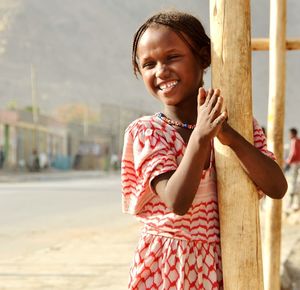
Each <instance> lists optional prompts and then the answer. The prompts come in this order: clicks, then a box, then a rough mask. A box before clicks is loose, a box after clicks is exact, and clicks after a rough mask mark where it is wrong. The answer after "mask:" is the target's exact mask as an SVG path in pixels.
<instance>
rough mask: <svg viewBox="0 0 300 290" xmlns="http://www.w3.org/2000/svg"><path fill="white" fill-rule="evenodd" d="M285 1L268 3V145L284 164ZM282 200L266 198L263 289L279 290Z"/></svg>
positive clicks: (273, 0) (275, 0) (276, 0)
mask: <svg viewBox="0 0 300 290" xmlns="http://www.w3.org/2000/svg"><path fill="white" fill-rule="evenodd" d="M285 34H286V0H271V3H270V54H269V59H270V61H269V71H270V73H269V74H270V76H269V108H268V130H267V133H268V146H269V148H270V150H271V151H273V152H274V153H275V156H276V159H277V162H278V164H280V165H281V166H282V165H283V130H284V111H285V98H284V95H285V72H286V59H285V57H286V39H285ZM281 207H282V202H281V200H272V199H269V198H268V199H267V201H266V213H265V240H264V272H265V277H264V283H265V289H266V290H279V289H280V246H281Z"/></svg>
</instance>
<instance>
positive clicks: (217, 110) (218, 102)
mask: <svg viewBox="0 0 300 290" xmlns="http://www.w3.org/2000/svg"><path fill="white" fill-rule="evenodd" d="M222 107H223V97H222V96H218V97H217V100H216V104H215V105H214V107H213V108H212V110H211V111H210V114H209V115H210V118H211V120H214V119H215V118H216V117H217V116H219V115H220V113H221V111H222Z"/></svg>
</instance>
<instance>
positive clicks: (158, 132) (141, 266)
mask: <svg viewBox="0 0 300 290" xmlns="http://www.w3.org/2000/svg"><path fill="white" fill-rule="evenodd" d="M254 139H255V146H256V147H257V148H259V149H260V150H261V151H262V152H264V153H265V154H268V155H270V154H271V153H270V152H268V151H267V149H266V140H265V137H264V134H263V132H262V130H261V128H260V127H259V125H258V124H257V122H256V121H255V120H254ZM185 149H186V144H185V142H184V141H183V139H182V137H181V135H180V134H179V133H178V132H177V131H176V130H175V129H174V128H173V127H172V126H170V125H168V124H167V123H165V122H164V121H163V120H161V119H160V118H159V117H158V116H157V114H156V115H154V116H146V117H142V118H140V119H138V120H136V121H134V122H133V123H132V124H131V125H129V127H128V128H127V130H126V132H125V142H124V151H123V157H122V197H123V211H124V212H125V213H130V214H133V215H135V216H136V217H137V218H138V219H139V220H140V221H141V222H142V223H143V224H144V226H143V230H142V234H141V238H140V240H139V243H138V247H137V250H136V253H135V257H134V261H133V265H132V267H131V270H130V281H129V286H128V289H138V290H144V289H145V290H146V289H149V290H155V289H159V290H166V289H172V290H179V289H180V290H185V289H186V290H194V289H195V290H196V289H197V290H198V289H205V290H212V289H223V286H222V266H221V250H220V230H219V216H218V204H217V189H216V173H215V168H214V164H213V162H212V161H211V162H210V166H209V168H208V169H207V170H206V171H203V174H202V176H199V180H201V181H200V184H199V187H198V190H197V193H196V196H195V198H194V201H193V203H192V205H191V207H190V209H189V210H188V212H187V213H186V214H185V215H183V216H179V215H176V214H174V213H173V212H172V211H171V210H170V209H168V208H167V206H166V205H165V204H164V202H163V201H162V200H161V199H160V197H159V196H158V195H157V194H155V193H154V192H153V190H152V189H151V181H152V180H153V179H154V178H155V177H156V176H158V175H160V174H162V173H165V172H168V171H174V170H176V168H177V167H178V164H179V163H180V161H181V159H182V157H183V154H184V151H185ZM211 160H212V158H211ZM195 162H196V161H195Z"/></svg>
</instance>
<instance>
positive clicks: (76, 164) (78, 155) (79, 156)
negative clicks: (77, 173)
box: [73, 149, 82, 170]
mask: <svg viewBox="0 0 300 290" xmlns="http://www.w3.org/2000/svg"><path fill="white" fill-rule="evenodd" d="M81 159H82V154H81V150H80V149H79V150H78V151H77V153H76V154H75V157H74V162H73V169H75V170H78V169H80V163H81Z"/></svg>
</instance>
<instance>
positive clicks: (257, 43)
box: [251, 38, 300, 50]
mask: <svg viewBox="0 0 300 290" xmlns="http://www.w3.org/2000/svg"><path fill="white" fill-rule="evenodd" d="M251 47H252V50H269V39H268V38H253V39H252V40H251ZM285 48H286V50H298V49H300V39H299V38H289V39H287V40H286V41H285Z"/></svg>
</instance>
